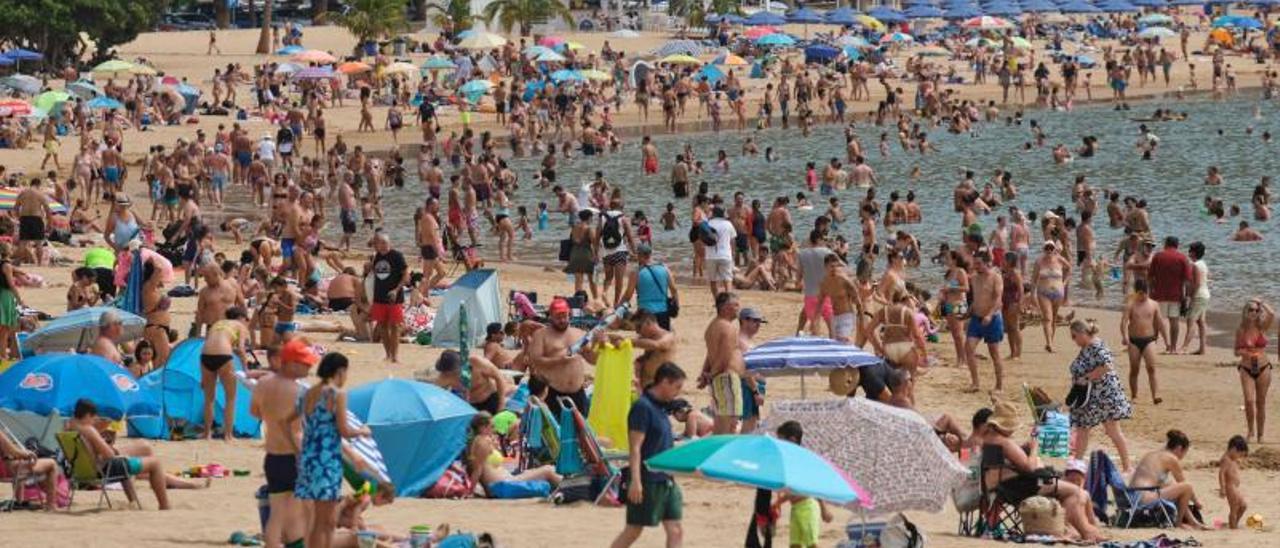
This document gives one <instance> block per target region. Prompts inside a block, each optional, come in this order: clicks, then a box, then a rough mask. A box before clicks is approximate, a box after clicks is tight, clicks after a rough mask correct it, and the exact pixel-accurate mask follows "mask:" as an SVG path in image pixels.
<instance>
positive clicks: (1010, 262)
mask: <svg viewBox="0 0 1280 548" xmlns="http://www.w3.org/2000/svg"><path fill="white" fill-rule="evenodd" d="M1021 265H1022V256H1021V255H1019V254H1017V253H1006V254H1005V256H1004V263H1003V264H1001V265H1000V270H1001V272H1000V274H1001V277H1002V278H1003V280H1004V287H1003V289H1002V290H1001V292H1000V303H1001V306H1002V308H1003V309H1002V310H1001V314H1003V315H1004V334H1005V339H1006V340H1008V341H1009V357H1008V358H1005V359H1006V360H1017V359H1020V358H1022V324H1021V322H1022V293H1023V290H1022V268H1021Z"/></svg>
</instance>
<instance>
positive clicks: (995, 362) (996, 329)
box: [964, 249, 1004, 392]
mask: <svg viewBox="0 0 1280 548" xmlns="http://www.w3.org/2000/svg"><path fill="white" fill-rule="evenodd" d="M973 268H974V273H973V276H972V277H970V278H969V287H970V289H971V290H972V291H973V304H971V305H970V306H969V325H968V328H967V329H966V330H965V335H966V338H965V345H964V349H965V356H964V362H965V365H967V366H969V380H970V382H971V384H970V386H969V390H970V391H974V392H976V391H978V390H979V389H980V387H979V385H978V360H977V356H975V354H974V350H976V349H977V346H978V341H979V340H981V341H982V342H985V343H987V352H988V353H989V354H990V355H991V365H992V367H993V368H995V371H996V386H995V390H996V391H997V392H998V391H1000V390H1002V389H1003V388H1004V363H1003V362H1002V361H1001V358H1000V342H1001V341H1003V340H1004V317H1002V316H1001V315H1000V311H1001V310H1002V309H1003V306H1002V301H1001V298H1002V295H1003V293H1004V277H1002V276H1001V275H1000V272H999V271H997V270H996V269H994V268H991V253H990V252H988V251H987V250H985V249H983V250H979V251H978V252H977V253H974V254H973Z"/></svg>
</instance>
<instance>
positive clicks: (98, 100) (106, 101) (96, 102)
mask: <svg viewBox="0 0 1280 548" xmlns="http://www.w3.org/2000/svg"><path fill="white" fill-rule="evenodd" d="M87 104H88V106H89V108H91V109H94V110H117V109H122V108H124V103H121V102H120V101H117V100H115V99H112V98H110V97H107V96H105V95H104V96H102V97H94V98H93V99H90V100H89V102H88V103H87Z"/></svg>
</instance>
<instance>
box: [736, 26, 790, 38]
mask: <svg viewBox="0 0 1280 548" xmlns="http://www.w3.org/2000/svg"><path fill="white" fill-rule="evenodd" d="M779 32H782V31H780V30H778V29H776V28H774V27H772V26H769V25H764V26H760V27H751V28H749V29H747V32H745V33H744V34H745V35H746V37H747V38H750V39H752V40H755V39H756V38H759V37H761V36H765V35H769V34H777V33H779Z"/></svg>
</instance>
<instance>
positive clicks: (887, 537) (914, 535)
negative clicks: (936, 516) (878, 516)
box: [880, 514, 925, 548]
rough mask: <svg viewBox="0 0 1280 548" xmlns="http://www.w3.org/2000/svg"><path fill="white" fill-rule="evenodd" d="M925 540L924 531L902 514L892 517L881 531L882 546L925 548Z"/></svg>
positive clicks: (891, 547)
mask: <svg viewBox="0 0 1280 548" xmlns="http://www.w3.org/2000/svg"><path fill="white" fill-rule="evenodd" d="M924 542H925V537H924V532H922V531H920V528H918V527H916V524H914V523H911V522H910V521H908V520H907V516H904V515H902V514H897V515H895V516H893V517H892V518H890V519H889V522H888V523H885V525H884V530H883V531H881V532H880V548H923V547H924Z"/></svg>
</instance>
